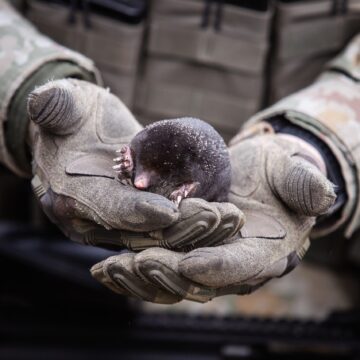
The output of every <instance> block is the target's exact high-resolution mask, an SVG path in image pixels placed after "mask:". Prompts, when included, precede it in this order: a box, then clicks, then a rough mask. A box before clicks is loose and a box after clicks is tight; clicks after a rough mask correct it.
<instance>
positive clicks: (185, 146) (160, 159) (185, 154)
mask: <svg viewBox="0 0 360 360" xmlns="http://www.w3.org/2000/svg"><path fill="white" fill-rule="evenodd" d="M155 124H156V126H155ZM130 149H131V154H132V158H133V160H134V172H133V183H134V185H135V187H136V188H138V189H141V190H147V191H151V192H155V193H157V194H161V195H164V196H169V195H170V193H171V192H172V191H173V190H174V188H176V187H177V186H179V185H181V184H182V183H184V182H191V181H192V173H191V163H192V161H193V160H194V157H196V151H195V147H194V146H193V145H192V144H191V143H189V141H188V139H186V136H184V134H183V133H182V131H181V129H179V128H176V127H174V126H173V125H171V123H167V122H166V121H163V122H157V123H154V124H153V125H150V126H148V127H146V128H145V129H143V130H142V131H141V132H139V133H138V134H137V135H136V136H135V137H134V138H133V140H132V141H131V143H130Z"/></svg>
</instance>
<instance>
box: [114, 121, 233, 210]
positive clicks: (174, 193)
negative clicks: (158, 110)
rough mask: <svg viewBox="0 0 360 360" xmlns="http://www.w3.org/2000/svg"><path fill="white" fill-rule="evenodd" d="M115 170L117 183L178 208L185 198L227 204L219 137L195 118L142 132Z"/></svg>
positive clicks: (227, 168)
mask: <svg viewBox="0 0 360 360" xmlns="http://www.w3.org/2000/svg"><path fill="white" fill-rule="evenodd" d="M117 152H118V153H119V155H118V157H117V158H115V159H114V161H115V162H116V163H117V165H115V166H114V167H113V168H114V169H115V170H116V171H117V172H118V177H119V179H120V180H126V181H127V180H129V179H130V180H131V181H132V183H133V184H134V186H135V187H136V188H138V189H141V190H146V191H150V192H154V193H157V194H160V195H163V196H165V197H167V198H169V199H170V200H172V201H174V202H175V203H177V204H180V201H181V200H182V199H183V198H186V197H198V198H203V199H205V200H208V201H219V202H222V201H227V197H228V193H229V189H230V182H231V165H230V157H229V152H228V149H227V147H226V144H225V142H224V140H223V139H222V137H221V136H220V135H219V134H218V133H217V132H216V130H215V129H214V128H213V127H212V126H210V125H209V124H207V123H206V122H204V121H202V120H199V119H195V118H188V117H185V118H180V119H170V120H162V121H158V122H155V123H153V124H151V125H148V126H146V127H145V128H144V129H143V130H141V131H140V132H139V133H138V134H136V135H135V137H134V138H133V139H132V141H131V142H130V144H129V145H125V146H123V147H122V148H121V149H120V150H118V151H117Z"/></svg>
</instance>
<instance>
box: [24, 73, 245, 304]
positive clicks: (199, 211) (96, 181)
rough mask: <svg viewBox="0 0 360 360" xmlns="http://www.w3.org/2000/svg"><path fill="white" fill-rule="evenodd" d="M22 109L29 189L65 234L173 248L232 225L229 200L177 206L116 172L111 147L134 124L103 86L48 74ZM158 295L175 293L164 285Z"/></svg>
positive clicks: (211, 239) (119, 244) (95, 241)
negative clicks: (118, 177) (51, 78)
mask: <svg viewBox="0 0 360 360" xmlns="http://www.w3.org/2000/svg"><path fill="white" fill-rule="evenodd" d="M28 114H29V117H30V119H31V120H32V123H31V126H30V148H31V149H32V153H33V154H32V155H33V164H32V167H33V174H34V177H33V180H32V186H33V189H34V191H35V193H36V195H37V196H38V198H39V200H40V203H41V206H42V207H43V209H44V211H45V213H46V214H47V215H48V216H49V218H50V219H51V220H52V221H53V222H54V223H56V224H57V225H58V227H59V228H61V229H62V230H63V232H64V233H65V234H66V235H67V236H69V237H70V238H71V239H73V240H75V241H78V242H81V243H84V244H90V245H100V246H107V247H112V248H118V249H120V248H124V247H127V248H129V249H136V250H139V249H144V248H147V247H153V246H166V247H171V248H180V247H186V246H196V245H197V244H212V243H216V242H218V241H221V240H222V239H224V238H226V237H228V236H231V235H232V234H234V233H236V232H237V231H238V230H239V227H240V225H241V224H242V213H241V212H240V211H239V210H238V209H237V208H236V207H235V206H233V205H232V204H215V203H212V204H211V203H207V202H206V201H202V200H200V199H191V200H189V201H188V202H187V203H186V205H184V206H183V207H182V208H181V211H179V210H178V209H177V207H176V206H175V205H174V204H173V203H172V202H171V201H169V200H167V199H166V198H164V197H162V196H160V195H156V194H153V193H148V192H144V191H139V190H137V189H135V188H133V187H130V186H125V185H123V184H121V183H120V182H119V181H117V180H115V172H114V171H113V169H112V165H113V161H112V159H113V158H114V157H115V156H116V155H115V150H116V149H119V148H120V147H121V146H122V145H123V144H126V143H128V142H129V141H130V139H131V138H132V137H133V136H134V135H135V133H136V132H138V131H139V130H140V129H141V126H140V125H139V123H138V122H137V121H136V120H135V119H134V117H133V116H132V115H131V113H130V112H129V110H128V109H127V108H126V107H125V106H124V105H123V103H122V102H121V101H120V100H119V99H118V98H116V97H115V96H114V95H112V94H111V93H110V92H109V91H107V90H105V89H103V88H101V87H98V86H96V85H93V84H91V83H88V82H85V81H79V80H57V81H53V82H50V83H47V84H46V85H43V86H41V87H39V88H37V89H36V90H34V91H33V92H32V93H31V94H30V95H29V100H28ZM121 291H122V292H126V291H125V290H121ZM157 296H158V298H159V299H160V300H161V301H162V302H174V301H178V300H179V297H178V296H174V295H172V294H168V293H167V292H159V294H158V295H157Z"/></svg>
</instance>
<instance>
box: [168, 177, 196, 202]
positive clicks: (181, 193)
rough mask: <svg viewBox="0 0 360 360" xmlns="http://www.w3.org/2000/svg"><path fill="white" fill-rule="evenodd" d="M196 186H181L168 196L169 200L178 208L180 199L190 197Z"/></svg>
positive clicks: (194, 184)
mask: <svg viewBox="0 0 360 360" xmlns="http://www.w3.org/2000/svg"><path fill="white" fill-rule="evenodd" d="M198 185H199V183H198V182H196V183H187V184H183V185H181V186H180V187H178V188H177V189H176V190H174V191H173V192H172V193H171V194H170V196H169V200H171V201H173V202H174V203H175V204H176V205H177V206H179V205H180V203H181V200H182V199H185V198H187V197H191V196H192V195H193V194H194V192H195V190H196V188H197V187H198Z"/></svg>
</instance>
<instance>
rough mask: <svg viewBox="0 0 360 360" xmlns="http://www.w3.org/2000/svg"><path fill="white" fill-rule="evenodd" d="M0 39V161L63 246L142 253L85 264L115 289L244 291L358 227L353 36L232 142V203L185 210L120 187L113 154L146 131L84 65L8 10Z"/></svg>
mask: <svg viewBox="0 0 360 360" xmlns="http://www.w3.org/2000/svg"><path fill="white" fill-rule="evenodd" d="M0 39H1V40H0V64H1V66H0V69H1V73H0V76H1V84H2V86H1V89H0V109H1V112H0V159H1V162H2V163H3V164H5V165H6V166H7V167H8V168H9V169H11V170H12V171H14V172H15V173H17V174H18V175H20V176H25V177H29V178H32V186H33V189H34V192H35V194H36V195H37V197H38V198H39V201H40V203H41V206H42V207H43V209H44V211H45V213H46V214H47V215H48V216H49V218H50V219H51V220H52V221H53V222H54V223H55V224H57V226H58V227H59V228H61V229H62V231H63V232H64V233H65V234H66V235H67V236H68V237H70V238H71V239H73V240H75V241H78V242H81V243H85V244H89V245H100V246H113V247H114V246H117V247H119V248H121V247H127V248H129V249H132V250H142V249H146V250H144V251H142V252H140V253H135V252H131V251H129V252H123V253H120V254H119V255H117V256H114V257H110V258H109V259H106V260H104V261H103V262H101V263H99V264H96V265H94V266H93V268H92V269H91V271H92V274H93V276H94V277H95V278H96V279H97V280H98V281H100V282H102V283H103V284H104V285H106V286H108V287H109V288H110V289H112V290H113V291H115V292H118V293H120V294H125V295H131V296H137V297H140V298H142V299H144V300H147V301H152V302H157V303H175V302H178V301H180V300H181V299H188V300H195V301H201V302H206V301H208V300H210V299H212V298H213V297H215V296H220V295H224V294H246V293H249V292H251V291H253V290H255V289H256V288H258V287H260V286H261V285H262V284H264V283H265V282H267V281H268V280H270V279H271V278H273V277H280V276H283V275H285V274H286V273H288V272H289V271H291V270H292V269H293V268H294V267H295V266H296V265H297V264H298V263H299V262H300V260H301V259H302V257H303V256H304V254H305V252H306V250H307V249H308V247H309V235H310V233H311V236H312V237H313V236H325V235H328V234H332V233H334V232H341V233H342V234H344V237H350V236H352V234H353V233H354V231H355V230H356V229H357V228H358V226H359V224H360V220H359V211H360V205H359V204H360V203H359V201H358V197H359V173H358V171H359V170H358V167H359V162H360V155H358V154H357V152H358V143H359V142H360V138H359V136H358V134H359V133H360V132H359V127H360V125H359V123H358V119H359V118H360V108H359V100H360V91H359V83H358V82H359V78H360V70H359V66H360V62H359V58H360V37H359V36H358V37H356V38H355V39H354V40H353V41H352V42H351V43H350V45H349V46H348V47H347V48H346V49H345V51H344V53H343V54H341V55H340V56H339V57H338V58H336V59H335V60H334V61H333V62H332V63H331V64H330V65H329V66H328V67H327V69H326V70H325V72H324V73H323V75H322V76H320V77H319V78H318V79H317V81H316V82H315V83H314V84H313V85H311V86H310V87H308V88H306V89H304V90H303V91H301V92H299V93H296V94H294V95H293V96H290V97H289V98H285V99H284V100H282V101H280V102H279V103H277V104H275V105H274V106H273V107H271V108H269V109H267V110H265V111H263V112H261V113H259V114H257V115H255V116H254V117H253V118H252V119H250V120H249V121H248V122H247V123H246V124H245V126H244V128H243V129H242V130H241V131H240V133H239V134H238V135H237V136H236V137H235V138H234V139H233V141H232V145H231V147H230V153H231V161H232V167H233V177H232V188H231V193H230V203H207V202H206V201H203V200H200V199H187V200H184V201H183V202H182V204H181V206H180V209H179V210H178V209H177V208H176V207H175V206H174V205H173V204H172V203H171V202H170V201H168V200H167V199H165V198H162V197H161V196H158V195H156V194H151V193H147V192H141V191H137V190H135V189H133V188H129V187H126V186H120V185H119V183H117V182H116V181H114V179H113V177H114V174H113V173H112V171H110V169H111V163H110V162H111V158H112V154H113V152H114V150H115V149H117V148H119V146H121V144H124V143H127V142H128V141H129V139H131V138H132V137H133V135H134V134H135V133H136V132H137V131H139V129H140V128H141V126H140V124H139V123H138V122H137V121H136V120H135V119H134V117H133V116H132V115H131V113H130V112H129V111H128V110H127V108H126V107H125V106H124V105H123V104H122V102H121V101H120V100H119V99H117V98H116V97H115V96H113V95H112V94H111V93H110V92H109V91H107V90H105V89H103V88H101V87H100V86H98V85H101V80H100V76H99V74H98V72H97V70H96V69H95V67H94V65H93V64H92V62H91V61H90V60H89V59H86V58H84V57H83V56H81V55H80V54H77V53H74V52H72V51H69V50H68V49H65V48H63V47H61V46H58V45H56V44H55V43H53V42H52V41H51V40H49V39H48V38H46V37H43V36H42V35H40V34H39V33H37V32H36V30H35V29H34V28H33V27H32V26H31V25H29V24H28V23H27V22H26V21H24V19H22V18H21V17H20V16H19V15H18V14H17V13H16V12H14V10H13V9H12V8H11V7H9V5H7V4H6V3H5V2H3V1H2V2H0ZM49 78H50V79H51V80H52V81H50V82H48V80H49ZM67 78H71V79H67ZM44 83H45V85H43V84H44ZM96 84H98V85H96ZM36 86H39V87H37V88H36V89H35V90H34V88H35V87H36ZM29 94H30V95H29ZM27 99H28V100H27ZM26 101H27V109H26V106H25V104H26ZM26 111H28V116H27V114H26ZM29 119H30V121H29ZM109 159H110V160H109ZM109 161H110V162H109ZM30 163H31V166H30ZM243 213H244V214H245V219H246V220H245V224H244V225H243V223H244V214H243ZM242 225H243V226H242ZM240 228H241V230H240V232H239V229H240ZM165 248H167V249H165ZM190 248H195V249H194V250H189V249H190ZM169 249H170V250H169ZM179 249H182V250H183V251H182V252H178V251H174V250H179Z"/></svg>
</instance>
